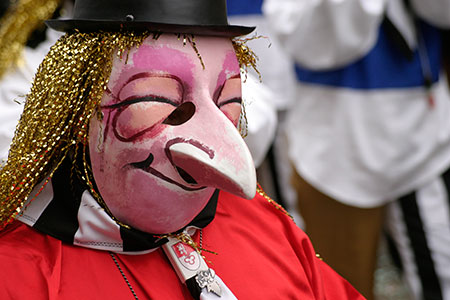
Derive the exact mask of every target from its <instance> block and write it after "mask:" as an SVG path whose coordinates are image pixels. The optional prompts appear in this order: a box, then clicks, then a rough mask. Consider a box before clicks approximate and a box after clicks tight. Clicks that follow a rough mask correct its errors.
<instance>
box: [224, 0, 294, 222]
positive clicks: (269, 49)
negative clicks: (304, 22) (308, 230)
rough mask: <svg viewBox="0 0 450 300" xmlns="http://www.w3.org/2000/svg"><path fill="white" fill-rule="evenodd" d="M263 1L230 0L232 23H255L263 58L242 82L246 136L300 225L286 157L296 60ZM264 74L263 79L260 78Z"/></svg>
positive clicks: (261, 171) (269, 185)
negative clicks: (277, 35) (271, 25)
mask: <svg viewBox="0 0 450 300" xmlns="http://www.w3.org/2000/svg"><path fill="white" fill-rule="evenodd" d="M262 4H263V0H227V9H228V16H229V21H230V23H232V24H237V25H247V26H250V24H254V25H255V26H256V33H255V35H254V36H253V37H254V39H253V40H250V41H249V42H248V45H249V46H250V48H251V49H252V50H253V51H254V52H255V53H256V55H257V56H258V58H259V61H258V66H257V67H258V71H259V72H260V74H257V73H256V72H251V73H250V76H251V79H253V80H250V81H251V83H250V84H249V83H245V80H244V83H243V93H244V94H246V93H248V94H249V96H248V97H246V99H247V102H248V103H247V109H246V110H247V114H248V118H249V120H248V124H249V135H248V137H247V138H246V139H245V140H246V142H247V144H248V145H249V148H250V151H251V152H252V154H253V156H254V159H255V165H256V166H257V174H258V181H259V182H260V184H261V185H262V187H263V188H264V190H265V191H266V192H267V193H268V194H269V196H270V197H272V198H273V199H274V200H276V201H277V202H278V203H280V204H281V205H283V206H284V207H285V208H286V209H287V210H288V211H289V212H290V213H291V214H292V215H293V217H294V218H295V221H296V223H297V225H299V226H302V220H301V218H300V217H299V215H298V214H297V212H296V205H295V203H296V194H295V190H294V189H293V188H292V186H291V184H290V177H291V173H292V169H291V166H290V163H289V160H288V159H287V152H286V150H287V146H286V135H285V134H284V132H283V130H282V127H283V126H284V122H285V115H286V110H287V109H288V108H289V106H290V105H291V103H292V101H293V99H294V96H295V85H296V79H295V71H294V63H293V60H292V59H291V57H290V56H289V55H288V54H287V53H286V52H285V50H284V49H283V48H282V46H281V45H280V44H279V43H278V41H277V40H276V39H275V38H272V37H273V33H272V31H271V30H270V28H269V26H268V23H267V20H266V18H265V16H264V15H263V14H262ZM260 75H261V82H258V77H259V76H260ZM264 107H267V108H270V109H271V110H273V111H275V112H276V121H277V122H276V123H275V131H272V130H267V128H266V126H268V125H269V124H270V123H271V122H270V121H267V118H270V115H268V113H267V112H266V110H267V109H264ZM270 119H272V118H270ZM263 124H266V125H263ZM257 129H259V130H257ZM272 133H273V134H272ZM261 143H263V144H264V145H265V143H268V144H267V147H261ZM255 152H257V153H255Z"/></svg>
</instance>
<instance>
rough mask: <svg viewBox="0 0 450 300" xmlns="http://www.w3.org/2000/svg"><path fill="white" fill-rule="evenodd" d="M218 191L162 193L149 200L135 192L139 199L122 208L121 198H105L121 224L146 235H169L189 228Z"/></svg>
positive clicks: (208, 189)
mask: <svg viewBox="0 0 450 300" xmlns="http://www.w3.org/2000/svg"><path fill="white" fill-rule="evenodd" d="M177 189H178V188H177ZM214 191H215V188H212V187H206V188H203V189H202V190H200V191H195V192H187V191H183V192H180V191H178V193H174V192H173V191H166V192H163V191H159V192H154V193H153V194H151V195H152V196H155V195H158V196H157V197H151V198H149V199H147V200H146V199H145V198H144V197H143V196H142V195H143V194H140V193H135V194H134V195H135V196H136V197H138V199H135V200H136V201H131V198H130V199H128V201H127V203H131V204H130V205H122V203H120V202H119V201H120V200H119V199H117V198H116V199H111V198H108V197H107V196H105V197H103V199H104V201H105V204H106V206H107V208H108V210H109V211H110V212H111V214H112V215H113V217H114V218H115V219H116V220H118V221H119V222H120V223H122V224H125V225H128V226H130V227H132V228H134V229H137V230H140V231H143V232H146V233H151V234H167V233H173V232H177V231H179V230H181V229H183V228H185V227H186V226H188V225H189V224H190V223H191V222H192V220H194V219H195V218H196V217H197V216H198V215H199V214H200V213H201V212H202V210H203V209H204V208H205V206H206V205H207V204H208V202H209V200H210V199H211V196H212V195H213V193H214ZM108 200H109V201H108ZM158 200H159V201H158ZM164 204H165V205H164Z"/></svg>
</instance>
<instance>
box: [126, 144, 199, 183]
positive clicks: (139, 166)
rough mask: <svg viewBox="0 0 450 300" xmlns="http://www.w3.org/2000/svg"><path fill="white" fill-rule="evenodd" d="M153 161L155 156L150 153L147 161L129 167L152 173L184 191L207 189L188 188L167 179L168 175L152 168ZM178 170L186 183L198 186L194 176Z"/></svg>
mask: <svg viewBox="0 0 450 300" xmlns="http://www.w3.org/2000/svg"><path fill="white" fill-rule="evenodd" d="M153 160H154V156H153V154H151V153H150V154H149V156H148V157H147V158H146V159H145V160H143V161H140V162H135V163H130V164H129V166H131V167H132V168H135V169H141V170H143V171H145V172H147V173H150V174H152V175H154V176H156V177H158V178H160V179H162V180H164V181H167V182H169V183H171V184H174V185H176V186H178V187H180V188H182V189H183V190H186V191H198V190H202V189H205V188H206V187H205V186H201V187H188V186H186V185H184V184H181V183H180V182H178V181H175V180H173V179H172V178H169V177H167V176H166V175H164V174H162V173H161V172H159V171H157V170H155V169H154V168H152V167H151V166H150V165H151V164H152V162H153ZM176 170H177V172H178V174H179V175H180V177H181V178H183V180H184V181H185V182H186V183H188V184H192V185H196V184H197V181H195V179H194V178H192V176H191V175H189V174H188V173H187V172H186V171H185V170H183V169H181V168H179V167H176Z"/></svg>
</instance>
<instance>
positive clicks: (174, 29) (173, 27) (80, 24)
mask: <svg viewBox="0 0 450 300" xmlns="http://www.w3.org/2000/svg"><path fill="white" fill-rule="evenodd" d="M45 23H46V24H47V26H48V27H50V28H52V29H54V30H56V31H64V32H68V31H72V30H75V29H76V30H79V31H81V32H93V31H99V30H103V31H120V30H136V31H155V32H168V33H187V34H196V35H209V36H221V37H237V36H242V35H247V34H249V33H251V32H252V31H253V30H255V27H247V26H237V25H226V26H224V25H179V24H165V23H153V22H141V21H134V22H122V21H108V20H81V19H70V20H60V19H57V20H47V21H45Z"/></svg>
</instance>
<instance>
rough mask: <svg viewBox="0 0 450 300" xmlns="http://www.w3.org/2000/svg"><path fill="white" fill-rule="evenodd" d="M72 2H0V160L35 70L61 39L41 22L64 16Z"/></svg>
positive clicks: (6, 151) (21, 0) (18, 0)
mask: <svg viewBox="0 0 450 300" xmlns="http://www.w3.org/2000/svg"><path fill="white" fill-rule="evenodd" d="M72 3H73V1H72V0H66V1H63V0H17V1H13V0H2V1H1V4H0V161H2V160H3V159H5V158H6V157H7V155H8V148H9V144H10V143H11V140H12V137H13V135H14V130H15V127H16V124H17V121H18V120H19V117H20V114H21V113H22V110H23V106H22V105H21V103H22V102H23V100H24V98H23V97H24V95H25V94H26V93H28V91H29V89H30V87H31V82H32V79H33V76H34V74H35V73H36V70H37V68H38V66H39V64H40V62H41V61H42V59H43V58H44V56H45V55H46V54H47V52H48V50H49V49H50V46H51V45H53V44H54V43H55V42H56V40H57V39H58V38H59V37H60V36H61V34H60V33H57V32H56V31H53V30H51V29H47V27H46V26H45V24H44V20H46V19H49V18H51V17H58V16H60V15H61V14H68V13H69V12H70V11H71V7H72V5H73V4H72Z"/></svg>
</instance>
